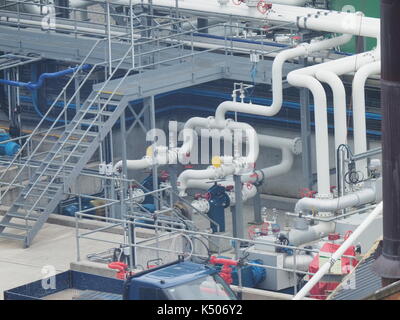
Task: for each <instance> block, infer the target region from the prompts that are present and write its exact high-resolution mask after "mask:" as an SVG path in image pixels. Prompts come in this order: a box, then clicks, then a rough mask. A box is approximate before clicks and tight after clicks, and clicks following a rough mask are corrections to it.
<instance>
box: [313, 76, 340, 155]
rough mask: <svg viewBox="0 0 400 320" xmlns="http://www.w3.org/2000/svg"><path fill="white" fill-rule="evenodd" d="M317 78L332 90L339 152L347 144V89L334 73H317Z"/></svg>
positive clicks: (336, 146)
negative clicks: (342, 145)
mask: <svg viewBox="0 0 400 320" xmlns="http://www.w3.org/2000/svg"><path fill="white" fill-rule="evenodd" d="M316 77H317V79H318V80H319V81H322V82H325V83H327V84H328V85H329V86H330V87H331V89H332V93H333V108H334V114H333V115H334V123H335V125H334V127H335V150H337V149H338V147H339V146H340V145H341V144H347V112H346V89H345V87H344V84H343V82H342V80H340V78H339V76H338V75H337V74H336V73H335V72H333V71H328V70H320V71H317V73H316Z"/></svg>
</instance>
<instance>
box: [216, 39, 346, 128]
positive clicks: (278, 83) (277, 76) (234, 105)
mask: <svg viewBox="0 0 400 320" xmlns="http://www.w3.org/2000/svg"><path fill="white" fill-rule="evenodd" d="M351 39H352V36H351V35H342V36H339V37H335V38H330V39H326V40H322V41H318V42H313V43H311V44H309V43H302V44H300V45H298V46H297V47H295V48H292V49H288V50H285V51H282V52H280V53H279V54H278V55H277V56H276V57H275V59H274V62H273V64H272V72H271V74H272V96H273V101H272V104H271V105H270V106H264V105H257V104H251V103H242V102H235V101H225V102H223V103H221V104H220V105H219V106H218V108H217V110H216V112H215V119H216V121H217V122H221V121H223V120H225V115H226V113H227V112H229V111H232V112H242V113H249V114H256V115H261V116H266V117H272V116H275V115H276V114H278V113H279V111H280V110H281V108H282V104H283V66H284V64H285V63H286V62H287V61H288V60H291V59H294V58H298V57H301V56H308V55H310V54H311V53H313V52H318V51H321V50H325V49H329V48H334V47H336V46H339V45H343V44H345V43H347V42H349V41H350V40H351Z"/></svg>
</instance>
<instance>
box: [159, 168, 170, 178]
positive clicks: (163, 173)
mask: <svg viewBox="0 0 400 320" xmlns="http://www.w3.org/2000/svg"><path fill="white" fill-rule="evenodd" d="M160 178H161V180H162V181H167V180H168V179H169V173H168V172H167V171H165V170H163V171H161V174H160Z"/></svg>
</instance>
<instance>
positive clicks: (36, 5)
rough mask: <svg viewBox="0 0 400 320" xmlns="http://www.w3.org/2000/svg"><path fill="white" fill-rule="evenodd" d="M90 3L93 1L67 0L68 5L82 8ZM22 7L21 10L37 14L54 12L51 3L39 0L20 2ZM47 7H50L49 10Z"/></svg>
mask: <svg viewBox="0 0 400 320" xmlns="http://www.w3.org/2000/svg"><path fill="white" fill-rule="evenodd" d="M91 4H93V2H91V1H85V0H69V3H68V6H69V7H70V8H78V9H82V8H86V7H88V6H89V5H91ZM22 7H23V11H25V12H29V13H32V14H37V15H47V14H51V13H54V11H52V10H54V6H53V5H52V4H48V5H43V4H41V3H40V1H39V0H33V1H29V2H24V3H23V4H22ZM49 8H51V9H50V10H49Z"/></svg>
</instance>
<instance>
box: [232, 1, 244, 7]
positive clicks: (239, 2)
mask: <svg viewBox="0 0 400 320" xmlns="http://www.w3.org/2000/svg"><path fill="white" fill-rule="evenodd" d="M232 2H233V4H236V5H237V6H240V5H241V4H242V3H244V2H246V0H232Z"/></svg>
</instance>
